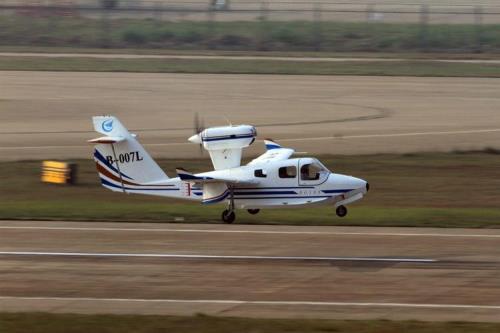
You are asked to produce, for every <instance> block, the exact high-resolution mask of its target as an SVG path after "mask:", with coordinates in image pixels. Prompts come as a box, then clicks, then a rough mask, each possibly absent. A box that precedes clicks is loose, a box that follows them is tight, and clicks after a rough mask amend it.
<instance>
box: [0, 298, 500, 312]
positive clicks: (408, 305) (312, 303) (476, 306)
mask: <svg viewBox="0 0 500 333" xmlns="http://www.w3.org/2000/svg"><path fill="white" fill-rule="evenodd" d="M0 300H26V301H51V300H52V301H68V302H74V301H89V302H117V303H118V302H140V303H196V304H228V305H309V306H355V307H392V308H429V309H483V310H500V305H480V304H424V303H383V302H382V303H378V302H315V301H244V300H219V299H185V300H184V299H140V298H92V297H15V296H0Z"/></svg>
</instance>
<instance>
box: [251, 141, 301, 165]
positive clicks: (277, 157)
mask: <svg viewBox="0 0 500 333" xmlns="http://www.w3.org/2000/svg"><path fill="white" fill-rule="evenodd" d="M264 143H265V145H266V149H267V151H266V152H265V153H264V154H262V155H260V156H259V157H257V158H256V159H254V160H252V161H251V162H250V163H248V165H257V164H261V163H269V162H274V161H282V160H287V159H289V158H290V156H292V155H293V153H294V152H295V150H293V149H291V148H283V147H281V146H280V145H279V144H277V143H276V142H274V141H271V140H264Z"/></svg>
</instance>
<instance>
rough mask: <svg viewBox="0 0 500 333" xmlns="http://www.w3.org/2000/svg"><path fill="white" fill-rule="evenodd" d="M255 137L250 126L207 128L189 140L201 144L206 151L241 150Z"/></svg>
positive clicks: (254, 131)
mask: <svg viewBox="0 0 500 333" xmlns="http://www.w3.org/2000/svg"><path fill="white" fill-rule="evenodd" d="M256 136H257V131H256V130H255V127H253V126H250V125H238V126H224V127H211V128H207V129H205V130H204V131H202V132H201V133H198V134H195V135H193V136H192V137H190V138H189V141H191V142H193V143H198V144H203V147H204V148H205V149H206V150H209V151H211V150H223V149H241V148H246V147H248V146H250V145H251V144H252V143H253V142H254V141H255V137H256Z"/></svg>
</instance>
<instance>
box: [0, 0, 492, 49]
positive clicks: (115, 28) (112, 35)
mask: <svg viewBox="0 0 500 333" xmlns="http://www.w3.org/2000/svg"><path fill="white" fill-rule="evenodd" d="M499 24H500V4H498V3H497V2H495V1H483V2H481V3H478V4H470V3H469V4H467V3H466V2H453V3H450V2H446V1H439V0H435V1H426V2H422V3H416V2H411V1H406V0H401V1H389V0H385V1H380V2H379V1H352V2H349V3H347V2H335V1H316V2H304V1H273V0H270V1H263V2H260V1H244V0H240V1H238V0H232V1H228V0H226V1H206V0H205V1H203V0H196V1H184V2H183V1H177V2H173V1H162V0H157V1H147V0H101V1H97V0H89V1H86V0H79V1H76V0H45V1H43V0H38V1H37V0H9V1H6V2H2V4H0V44H1V45H30V46H71V47H80V48H81V47H105V48H110V47H118V48H130V47H141V48H168V49H190V50H200V49H211V50H260V51H272V50H281V51H283V50H285V51H294V50H295V51H297V50H300V51H336V52H356V51H363V52H388V51H389V52H403V51H404V52H411V51H425V52H431V51H432V52H448V53H449V52H498V50H499V48H500V33H499V32H498V31H499V29H498V26H499Z"/></svg>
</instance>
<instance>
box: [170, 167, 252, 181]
mask: <svg viewBox="0 0 500 333" xmlns="http://www.w3.org/2000/svg"><path fill="white" fill-rule="evenodd" d="M176 171H177V175H178V176H179V178H180V179H181V180H183V181H186V182H193V183H199V184H207V183H226V184H244V185H255V184H258V183H259V181H258V180H256V179H254V178H248V177H242V176H241V175H232V174H229V173H228V172H224V170H221V171H212V172H205V173H201V174H192V173H190V172H188V171H186V170H184V169H181V168H177V169H176Z"/></svg>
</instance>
